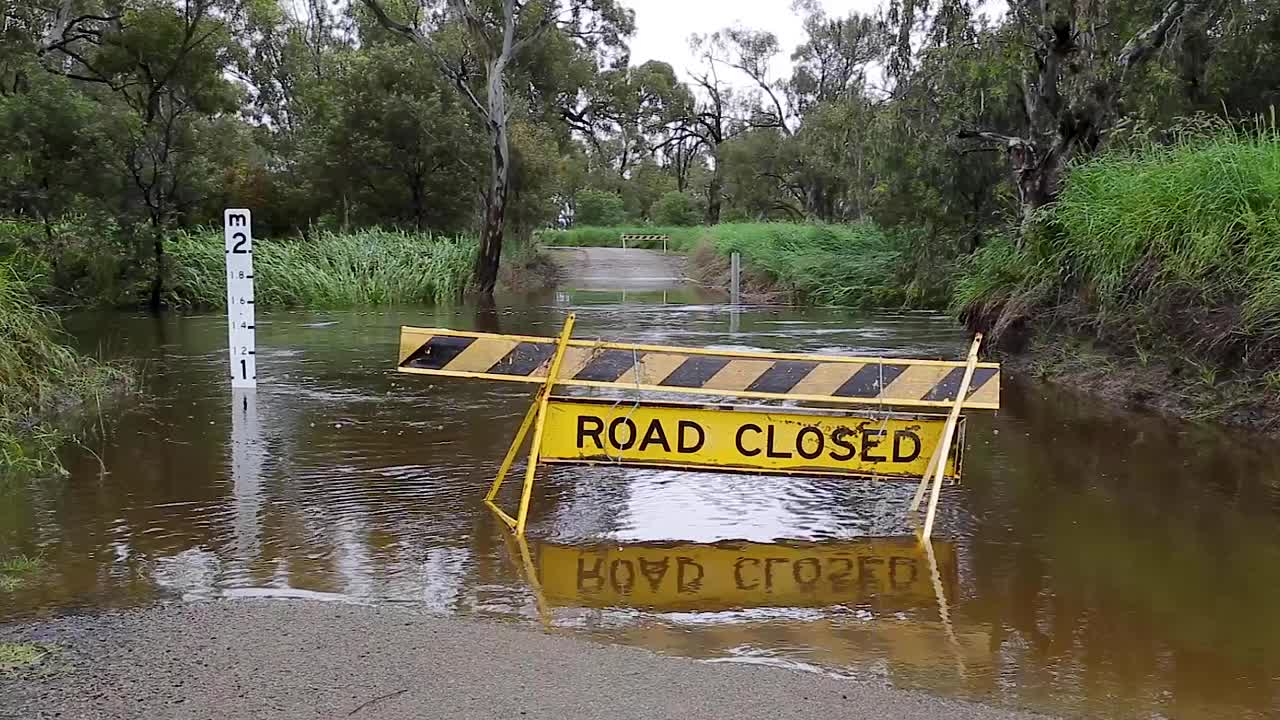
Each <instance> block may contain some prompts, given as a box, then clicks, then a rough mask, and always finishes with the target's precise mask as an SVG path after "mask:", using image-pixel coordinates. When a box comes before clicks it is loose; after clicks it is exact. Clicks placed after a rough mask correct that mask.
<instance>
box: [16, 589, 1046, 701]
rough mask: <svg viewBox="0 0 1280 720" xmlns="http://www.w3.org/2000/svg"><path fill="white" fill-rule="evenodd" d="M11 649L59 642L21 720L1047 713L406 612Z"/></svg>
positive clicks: (168, 611) (267, 613)
mask: <svg viewBox="0 0 1280 720" xmlns="http://www.w3.org/2000/svg"><path fill="white" fill-rule="evenodd" d="M6 641H8V642H13V641H28V642H42V643H51V644H55V645H57V646H59V648H60V650H58V651H57V652H56V653H55V654H54V657H53V659H51V660H49V661H47V662H46V664H45V666H44V667H42V668H40V669H38V670H34V671H28V672H27V673H26V676H25V677H19V678H13V677H9V678H0V698H3V702H2V704H0V718H6V719H7V718H24V719H28V718H55V717H56V718H95V719H99V718H101V719H106V718H122V719H123V718H216V719H217V720H237V719H240V718H246V719H247V718H345V717H357V718H381V719H383V720H399V719H402V718H546V719H547V720H552V719H555V720H562V719H565V718H589V719H596V718H599V719H601V720H603V719H605V718H608V719H609V720H624V719H627V718H636V719H644V720H654V719H655V718H688V719H690V720H721V719H723V720H748V719H751V718H760V719H761V720H784V719H786V718H841V719H842V720H846V719H847V720H856V719H861V718H866V719H868V720H870V719H872V718H874V719H875V720H882V719H884V718H895V719H896V718H901V719H904V720H911V719H915V718H919V719H921V720H924V719H925V718H928V719H929V720H936V719H937V718H948V719H954V720H966V719H972V720H980V719H981V720H986V719H991V720H995V719H997V718H1008V719H1012V718H1030V717H1035V716H1032V715H1029V714H1021V713H1016V712H1011V711H1005V710H999V709H993V708H988V707H985V706H981V705H974V704H970V703H964V702H959V701H955V700H946V699H941V698H935V697H932V696H929V695H925V694H921V693H914V692H908V691H903V690H897V689H893V688H890V687H886V686H885V684H884V683H882V682H880V681H873V682H867V681H855V680H846V679H837V678H830V677H825V676H820V675H817V674H810V673H801V672H796V671H790V670H782V669H777V668H769V667H759V666H750V665H742V664H727V663H714V664H713V663H705V662H697V661H693V660H687V659H682V658H673V657H664V656H659V655H655V654H653V653H650V652H648V651H645V650H639V649H634V648H627V647H616V646H606V645H600V644H595V643H592V642H589V641H585V640H581V639H576V638H572V637H566V636H562V635H554V634H546V633H541V632H538V631H536V630H532V629H525V628H520V627H515V626H511V625H502V624H496V623H483V622H475V621H468V620H459V619H450V618H442V617H438V616H430V615H424V614H419V613H414V612H411V611H408V610H404V609H400V608H393V607H365V606H353V605H339V604H329V603H316V602H302V601H297V602H295V601H243V600H241V601H220V602H213V603H201V604H177V605H169V606H159V607H154V608H151V609H146V610H136V611H128V612H119V613H108V614H103V615H98V616H83V617H65V618H60V619H55V620H51V621H47V622H40V623H32V624H10V625H7V626H0V642H6Z"/></svg>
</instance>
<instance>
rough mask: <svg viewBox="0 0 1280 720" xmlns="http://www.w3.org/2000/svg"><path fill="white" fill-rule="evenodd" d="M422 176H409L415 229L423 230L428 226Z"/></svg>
mask: <svg viewBox="0 0 1280 720" xmlns="http://www.w3.org/2000/svg"><path fill="white" fill-rule="evenodd" d="M423 194H424V193H423V189H422V176H421V175H410V176H409V204H410V205H412V207H413V229H414V231H415V232H422V229H423V227H425V226H426V222H425V220H426V204H425V198H424V197H423Z"/></svg>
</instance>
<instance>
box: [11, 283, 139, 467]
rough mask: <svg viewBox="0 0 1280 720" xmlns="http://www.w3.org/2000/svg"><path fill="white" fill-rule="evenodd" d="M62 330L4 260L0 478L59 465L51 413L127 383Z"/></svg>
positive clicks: (56, 433) (119, 372)
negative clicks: (63, 338) (67, 340)
mask: <svg viewBox="0 0 1280 720" xmlns="http://www.w3.org/2000/svg"><path fill="white" fill-rule="evenodd" d="M60 332H61V331H60V329H59V323H58V318H57V316H56V315H54V314H53V313H52V312H49V311H48V310H44V309H42V308H40V307H39V306H38V305H37V304H36V301H35V298H34V297H33V294H32V291H31V288H30V287H29V285H28V283H27V282H25V281H24V280H23V279H21V278H19V277H18V275H17V273H16V272H15V271H14V269H13V267H12V266H11V263H10V261H8V260H0V478H2V477H3V476H4V475H6V474H8V473H11V472H44V471H48V470H52V469H56V467H57V464H56V459H55V458H54V457H53V450H54V448H55V447H56V445H57V443H58V442H59V441H60V440H61V439H62V436H61V433H60V432H59V431H58V429H57V427H56V426H55V425H51V424H49V423H48V422H47V421H48V419H49V417H50V416H51V415H55V414H58V413H60V412H62V411H64V410H67V409H69V408H72V407H75V406H77V405H80V404H82V403H84V402H85V401H86V400H89V399H91V398H95V397H99V398H100V397H102V396H105V395H111V394H114V392H115V390H116V389H117V388H118V387H119V386H120V385H122V384H126V383H127V380H128V376H127V374H126V373H124V372H123V371H122V370H120V369H119V368H114V367H110V366H104V365H102V364H100V363H97V362H95V361H93V360H92V359H90V358H86V357H84V356H82V355H80V354H78V353H76V352H75V351H74V350H72V349H71V348H69V347H67V346H66V345H64V344H62V343H61V342H60V337H59V335H60Z"/></svg>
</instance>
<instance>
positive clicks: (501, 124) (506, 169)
mask: <svg viewBox="0 0 1280 720" xmlns="http://www.w3.org/2000/svg"><path fill="white" fill-rule="evenodd" d="M503 65H504V61H503V60H502V59H500V60H499V61H495V62H494V63H493V64H492V65H491V66H490V68H489V108H488V123H487V124H488V126H489V142H490V144H491V146H492V147H491V148H490V150H491V156H490V159H489V191H488V192H486V193H485V196H484V229H483V230H482V231H481V233H480V252H479V254H477V255H476V266H475V273H474V276H475V285H476V292H478V293H479V294H480V295H492V294H493V289H494V287H495V286H496V285H497V284H498V266H499V264H500V263H501V260H502V238H503V234H504V232H505V230H506V221H507V190H508V188H509V186H510V180H511V163H510V152H511V150H510V146H509V143H508V140H507V90H506V85H505V84H504V83H503V82H502V70H503Z"/></svg>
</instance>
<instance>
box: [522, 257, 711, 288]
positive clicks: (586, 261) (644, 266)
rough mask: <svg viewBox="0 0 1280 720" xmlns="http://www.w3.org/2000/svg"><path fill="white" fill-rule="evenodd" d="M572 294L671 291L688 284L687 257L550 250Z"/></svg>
mask: <svg viewBox="0 0 1280 720" xmlns="http://www.w3.org/2000/svg"><path fill="white" fill-rule="evenodd" d="M546 252H547V254H548V255H549V256H550V257H551V259H552V261H554V262H555V263H556V264H557V265H559V266H560V269H561V271H562V276H561V277H562V284H563V285H564V286H565V287H567V288H569V289H571V290H670V289H674V288H678V287H681V286H682V285H684V284H685V279H684V263H685V258H684V256H683V255H679V254H675V253H670V254H668V253H663V252H662V251H661V250H623V249H622V248H605V247H581V248H579V247H573V248H569V247H550V248H546Z"/></svg>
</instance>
